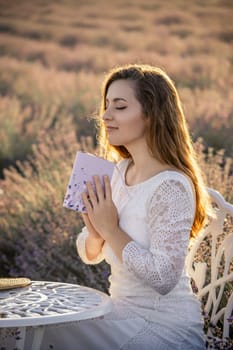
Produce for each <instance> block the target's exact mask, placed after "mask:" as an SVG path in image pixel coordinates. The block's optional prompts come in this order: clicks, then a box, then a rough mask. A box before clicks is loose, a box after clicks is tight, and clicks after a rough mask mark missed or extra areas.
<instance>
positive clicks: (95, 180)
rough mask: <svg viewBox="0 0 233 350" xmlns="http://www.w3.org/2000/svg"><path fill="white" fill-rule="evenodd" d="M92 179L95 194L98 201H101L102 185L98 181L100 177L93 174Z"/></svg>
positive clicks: (102, 197) (102, 194)
mask: <svg viewBox="0 0 233 350" xmlns="http://www.w3.org/2000/svg"><path fill="white" fill-rule="evenodd" d="M93 179H94V183H95V188H96V194H97V198H98V201H102V200H104V197H105V196H104V190H103V187H102V184H101V182H100V178H99V176H96V175H95V176H94V177H93Z"/></svg>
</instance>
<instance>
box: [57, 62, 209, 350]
mask: <svg viewBox="0 0 233 350" xmlns="http://www.w3.org/2000/svg"><path fill="white" fill-rule="evenodd" d="M100 115H101V120H100V143H101V144H102V145H104V149H105V151H106V154H105V156H106V157H107V158H110V156H114V155H117V156H118V158H120V159H121V160H120V161H119V162H118V164H117V169H116V170H115V173H114V174H113V178H112V182H111V185H110V181H109V179H108V178H105V179H104V183H105V189H104V190H103V189H102V187H101V185H100V179H99V178H98V177H94V181H95V186H96V192H94V191H93V188H92V186H91V184H90V183H88V184H87V193H83V200H84V203H85V205H86V208H87V214H85V215H83V219H84V222H85V228H84V229H83V231H82V232H81V233H80V234H79V236H78V239H77V249H78V252H79V255H80V256H81V258H82V259H83V261H84V262H85V263H87V264H97V263H99V262H100V261H102V259H106V261H107V262H108V263H109V264H110V265H111V276H110V278H109V280H110V290H109V291H110V295H111V297H112V300H113V305H114V307H113V311H112V312H110V313H109V314H107V315H106V316H104V318H101V319H97V320H92V321H82V322H79V323H77V324H76V325H75V324H74V325H73V326H72V327H73V328H72V327H67V328H66V329H65V328H64V329H63V331H64V332H65V333H66V332H67V333H66V336H65V338H66V339H68V338H69V337H70V339H73V344H74V345H73V347H72V345H71V344H72V342H71V343H70V347H69V349H73V348H74V349H87V350H90V349H101V350H105V349H106V350H109V349H122V350H126V349H127V350H145V349H148V350H153V349H156V350H168V349H173V350H175V349H177V350H178V349H179V350H182V349H183V350H199V349H200V350H201V349H204V340H203V339H204V337H203V331H202V327H203V321H202V318H201V310H200V304H199V301H198V300H197V298H196V297H195V295H194V294H193V293H192V290H191V287H190V280H189V277H188V275H187V272H186V268H185V258H186V255H187V250H188V245H189V240H190V238H192V237H195V236H196V235H197V234H198V232H199V231H200V229H201V227H202V226H203V225H204V222H205V217H206V214H207V211H208V209H209V207H210V205H209V198H208V195H207V193H206V191H205V188H204V185H203V182H202V177H201V174H200V170H199V168H198V166H197V163H196V160H195V154H194V150H193V147H192V143H191V139H190V135H189V132H188V129H187V125H186V121H185V117H184V114H183V111H182V107H181V103H180V99H179V97H178V94H177V91H176V89H175V86H174V84H173V83H172V81H171V79H170V78H169V77H168V76H167V75H166V73H165V72H164V71H162V70H161V69H159V68H156V67H152V66H147V65H128V66H123V67H120V68H116V69H114V70H112V71H111V72H110V73H109V75H108V76H107V77H106V80H105V82H104V85H103V99H102V107H101V113H100ZM57 333H58V332H56V337H57ZM65 333H63V335H64V334H65ZM54 334H55V333H54ZM61 335H62V333H61ZM67 337H68V338H67ZM65 338H64V339H65ZM50 339H51V342H53V344H54V341H53V340H54V339H52V338H50ZM58 339H59V340H58V342H57V343H56V344H54V348H55V349H57V347H58V344H61V340H60V338H58ZM75 339H76V346H75ZM60 346H61V348H62V345H60ZM67 346H68V344H67Z"/></svg>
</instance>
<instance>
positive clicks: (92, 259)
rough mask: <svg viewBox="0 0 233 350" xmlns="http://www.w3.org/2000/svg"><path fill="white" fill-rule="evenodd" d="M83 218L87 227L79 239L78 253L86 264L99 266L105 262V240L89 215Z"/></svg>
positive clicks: (84, 215)
mask: <svg viewBox="0 0 233 350" xmlns="http://www.w3.org/2000/svg"><path fill="white" fill-rule="evenodd" d="M82 217H83V221H84V223H85V225H86V226H85V227H84V228H83V230H82V232H81V233H80V234H79V236H78V238H77V241H76V246H77V251H78V253H79V256H80V257H81V259H82V260H83V261H84V262H85V263H86V264H98V263H99V262H101V261H102V260H103V256H102V247H103V244H104V239H103V238H102V237H101V236H100V235H99V234H98V232H97V231H96V230H95V229H94V227H93V226H92V224H91V223H90V220H89V218H88V216H87V214H82Z"/></svg>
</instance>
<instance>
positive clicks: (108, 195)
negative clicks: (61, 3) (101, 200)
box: [104, 175, 112, 199]
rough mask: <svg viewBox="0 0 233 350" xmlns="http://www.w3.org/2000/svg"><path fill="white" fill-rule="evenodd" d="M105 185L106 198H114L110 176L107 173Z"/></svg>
mask: <svg viewBox="0 0 233 350" xmlns="http://www.w3.org/2000/svg"><path fill="white" fill-rule="evenodd" d="M104 187H105V198H106V199H112V189H111V184H110V180H109V177H108V176H107V175H105V176H104Z"/></svg>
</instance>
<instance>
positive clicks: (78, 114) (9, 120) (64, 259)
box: [0, 0, 233, 291]
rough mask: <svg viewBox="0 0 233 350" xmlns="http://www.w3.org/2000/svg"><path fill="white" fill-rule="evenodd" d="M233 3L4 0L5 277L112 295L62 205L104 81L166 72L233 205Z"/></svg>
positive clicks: (209, 167) (0, 77) (0, 45)
mask: <svg viewBox="0 0 233 350" xmlns="http://www.w3.org/2000/svg"><path fill="white" fill-rule="evenodd" d="M232 14H233V6H232V1H230V0H229V1H227V0H222V1H221V0H208V1H207V0H203V1H199V0H193V1H186V0H174V1H170V2H168V1H163V0H128V1H127V2H125V1H123V0H111V1H104V0H98V1H95V0H76V1H75V0H73V1H72V0H60V1H55V0H34V1H29V0H20V1H18V0H11V1H8V0H0V178H1V179H0V252H1V253H0V256H1V257H0V275H1V276H22V275H24V276H27V277H30V278H32V279H43V280H56V281H65V282H73V283H79V284H85V285H89V286H92V287H96V288H99V289H102V290H105V291H106V289H107V286H108V281H107V276H108V273H109V271H108V267H107V266H106V264H104V263H102V264H100V265H99V266H94V267H90V266H85V265H84V264H82V263H81V262H80V259H79V258H78V256H77V254H76V251H75V238H76V235H77V233H78V232H79V231H80V228H81V226H82V222H81V220H80V218H79V216H78V215H77V214H76V213H74V212H70V211H68V210H66V209H64V208H62V202H63V197H64V193H65V189H66V185H67V182H68V179H69V175H70V171H71V167H72V163H73V160H74V157H75V153H76V151H77V150H78V149H84V150H91V151H93V152H94V148H95V147H96V138H95V125H94V122H93V120H92V118H91V117H92V116H93V115H94V114H96V111H97V110H98V104H99V101H100V86H101V82H102V79H103V77H104V74H105V73H106V72H107V71H108V70H109V69H110V68H112V67H113V66H115V65H121V64H125V63H148V64H152V65H157V66H159V67H161V68H163V69H164V70H165V71H166V72H167V73H168V74H169V75H170V76H171V78H172V79H173V80H174V81H175V84H176V86H177V88H178V92H179V94H180V97H181V100H182V103H183V107H184V110H185V114H186V117H187V120H188V122H189V126H190V131H191V134H192V137H193V141H194V142H195V144H196V148H197V151H198V156H199V161H200V164H201V166H202V169H203V172H204V175H205V177H206V182H207V185H208V186H210V187H213V188H215V189H216V190H218V191H220V192H221V193H222V194H223V195H224V197H225V198H226V199H227V200H229V201H231V202H233V175H232V174H233V107H232V106H233V104H232V102H233V94H232V87H233V75H232V71H233V51H232V41H233V22H232Z"/></svg>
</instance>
